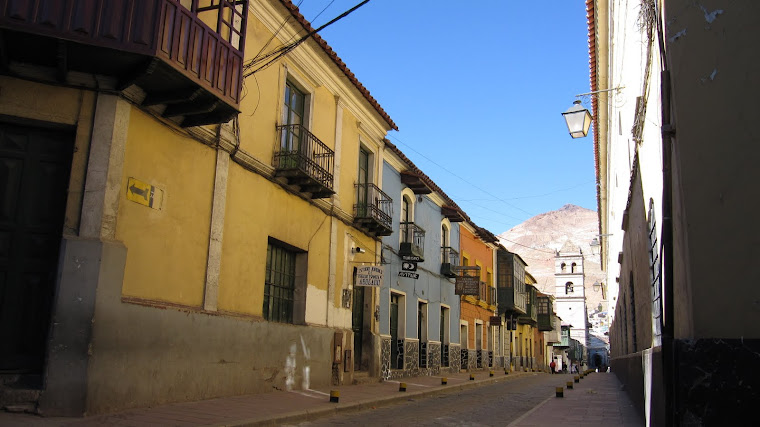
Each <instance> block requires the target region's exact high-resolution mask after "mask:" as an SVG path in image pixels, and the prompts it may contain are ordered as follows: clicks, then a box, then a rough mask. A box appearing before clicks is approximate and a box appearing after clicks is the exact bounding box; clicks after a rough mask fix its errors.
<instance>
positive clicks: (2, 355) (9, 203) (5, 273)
mask: <svg viewBox="0 0 760 427" xmlns="http://www.w3.org/2000/svg"><path fill="white" fill-rule="evenodd" d="M72 148H73V134H71V133H67V132H61V131H52V130H45V129H38V128H32V127H26V126H19V125H11V124H3V123H0V343H2V345H0V371H4V372H30V373H34V372H40V371H41V369H42V363H43V360H44V354H45V341H46V339H47V332H48V327H49V321H50V311H51V303H52V300H53V293H54V286H55V278H56V273H57V266H58V252H59V248H60V243H61V234H62V228H63V220H64V214H65V212H64V211H65V206H66V190H67V187H68V182H69V171H70V167H71V156H72V152H73V150H72Z"/></svg>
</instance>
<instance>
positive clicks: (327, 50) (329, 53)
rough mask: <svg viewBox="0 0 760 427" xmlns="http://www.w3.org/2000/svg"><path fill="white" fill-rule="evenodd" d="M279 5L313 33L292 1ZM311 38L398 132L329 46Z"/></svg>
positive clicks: (375, 101)
mask: <svg viewBox="0 0 760 427" xmlns="http://www.w3.org/2000/svg"><path fill="white" fill-rule="evenodd" d="M280 3H282V5H283V6H285V8H286V9H288V11H290V14H291V15H293V17H294V18H296V21H298V23H299V24H301V26H302V27H303V28H304V30H306V32H312V31H314V28H313V27H312V26H311V23H310V22H309V21H307V20H306V18H304V16H303V15H302V14H301V12H300V11H299V10H298V6H296V5H294V4H293V2H292V1H290V0H280ZM311 38H313V39H314V41H315V42H317V44H318V45H319V46H320V47H321V48H322V50H324V51H325V53H326V54H327V56H328V57H330V59H332V61H333V62H334V63H335V65H337V66H338V68H339V69H340V70H341V71H343V74H345V75H346V77H347V78H348V80H349V81H350V82H351V83H353V85H354V86H356V89H358V90H359V92H360V93H361V94H362V95H363V96H364V98H365V99H366V100H367V102H369V104H370V105H371V106H372V107H374V108H375V110H376V111H377V112H378V114H380V116H381V117H382V118H383V119H384V120H385V122H386V123H388V125H389V126H390V127H391V129H393V130H396V131H397V130H398V127H397V126H396V123H394V122H393V120H392V119H391V117H390V116H389V115H388V113H386V112H385V110H383V107H381V106H380V103H378V102H377V100H376V99H375V98H374V97H373V96H372V95H371V94H370V93H369V90H367V88H366V87H364V85H363V84H361V82H360V81H359V80H358V79H357V78H356V75H355V74H354V73H353V72H351V70H349V69H348V66H346V63H345V62H343V60H342V59H340V57H339V56H338V54H337V53H335V51H334V50H333V49H332V48H331V47H330V45H329V44H327V42H326V41H325V40H324V39H323V38H322V37H321V36H320V35H319V34H318V33H314V34H313V35H312V36H311Z"/></svg>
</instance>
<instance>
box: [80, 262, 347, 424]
mask: <svg viewBox="0 0 760 427" xmlns="http://www.w3.org/2000/svg"><path fill="white" fill-rule="evenodd" d="M126 259H127V249H126V248H123V249H121V250H119V249H118V248H115V249H113V250H112V251H111V252H110V253H107V254H106V256H104V258H103V260H102V263H103V265H102V267H101V278H100V286H99V287H98V293H97V303H96V309H95V318H94V320H95V321H94V323H93V336H92V344H91V353H92V355H91V357H90V362H89V372H88V393H87V413H88V414H96V413H104V412H112V411H116V410H120V409H126V408H132V407H143V406H153V405H158V404H163V403H168V402H175V401H187V400H201V399H209V398H212V397H219V396H231V395H239V394H246V393H261V392H267V391H272V390H273V389H275V388H279V389H284V388H285V387H286V379H287V378H288V376H289V373H288V371H287V370H286V369H285V366H286V359H287V358H288V357H293V358H295V366H296V368H295V370H294V371H293V372H292V373H290V375H291V377H292V378H293V384H294V385H293V387H294V388H302V387H304V386H305V385H307V384H308V385H310V386H311V387H319V386H322V387H324V386H327V385H329V384H330V373H331V359H332V339H333V334H334V330H332V329H329V328H314V327H306V326H295V325H287V324H277V323H270V322H262V321H258V320H255V319H251V318H235V317H229V316H219V315H214V314H212V313H202V312H199V311H194V310H189V309H177V308H172V307H160V306H159V307H156V306H141V305H136V304H130V303H124V302H122V301H121V286H120V284H121V280H120V279H121V277H120V269H119V266H121V268H123V266H124V263H125V262H126ZM122 271H123V270H122ZM291 352H292V356H291V354H290V353H291ZM304 367H309V371H308V382H304V380H305V379H306V378H307V376H306V372H305V371H304V369H303V368H304ZM308 385H307V386H308Z"/></svg>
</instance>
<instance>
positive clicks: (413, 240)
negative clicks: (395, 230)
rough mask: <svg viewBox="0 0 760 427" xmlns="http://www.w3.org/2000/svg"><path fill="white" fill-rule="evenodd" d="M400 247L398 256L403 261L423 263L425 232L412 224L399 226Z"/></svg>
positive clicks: (406, 223)
mask: <svg viewBox="0 0 760 427" xmlns="http://www.w3.org/2000/svg"><path fill="white" fill-rule="evenodd" d="M399 231H400V232H401V245H400V246H399V251H398V254H399V255H401V259H403V260H405V261H416V262H423V261H425V230H423V229H422V228H421V227H420V226H418V225H416V224H415V223H413V222H402V223H401V224H400V230H399Z"/></svg>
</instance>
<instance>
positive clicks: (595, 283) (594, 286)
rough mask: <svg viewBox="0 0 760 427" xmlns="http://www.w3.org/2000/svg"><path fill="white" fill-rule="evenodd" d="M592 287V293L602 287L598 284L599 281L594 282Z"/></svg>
mask: <svg viewBox="0 0 760 427" xmlns="http://www.w3.org/2000/svg"><path fill="white" fill-rule="evenodd" d="M592 287H593V288H594V292H599V289H600V288H601V287H602V284H601V283H599V281H598V280H597V281H596V282H594V284H593V285H592Z"/></svg>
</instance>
